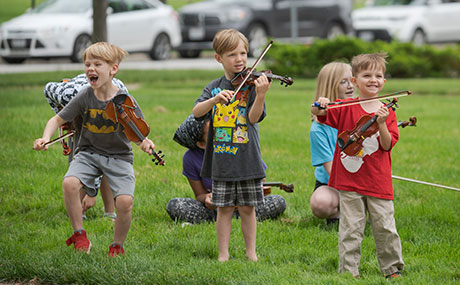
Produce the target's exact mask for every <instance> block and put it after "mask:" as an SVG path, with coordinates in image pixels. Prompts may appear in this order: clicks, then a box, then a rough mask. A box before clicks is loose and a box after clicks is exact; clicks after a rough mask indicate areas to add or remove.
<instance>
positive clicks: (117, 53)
mask: <svg viewBox="0 0 460 285" xmlns="http://www.w3.org/2000/svg"><path fill="white" fill-rule="evenodd" d="M127 55H128V52H127V51H125V50H124V49H122V48H120V47H118V46H116V45H113V44H110V43H106V42H97V43H94V44H92V45H90V46H89V47H88V48H87V49H86V50H85V51H84V52H83V61H85V60H86V59H87V58H89V57H91V58H98V59H101V60H103V61H105V62H107V63H110V64H120V62H121V60H122V59H123V58H124V57H125V56H127Z"/></svg>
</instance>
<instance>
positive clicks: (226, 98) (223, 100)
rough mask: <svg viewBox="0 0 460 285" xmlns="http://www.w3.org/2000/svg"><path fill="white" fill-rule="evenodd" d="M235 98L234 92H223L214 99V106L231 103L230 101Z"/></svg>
mask: <svg viewBox="0 0 460 285" xmlns="http://www.w3.org/2000/svg"><path fill="white" fill-rule="evenodd" d="M232 97H233V91H230V90H222V91H220V92H219V94H217V95H216V96H215V97H213V102H214V105H216V104H219V103H220V104H227V103H228V102H230V100H231V99H232Z"/></svg>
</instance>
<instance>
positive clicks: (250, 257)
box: [246, 255, 258, 262]
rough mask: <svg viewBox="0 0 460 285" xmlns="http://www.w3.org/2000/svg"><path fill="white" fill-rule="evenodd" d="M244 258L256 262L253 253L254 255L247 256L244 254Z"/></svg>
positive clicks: (255, 256)
mask: <svg viewBox="0 0 460 285" xmlns="http://www.w3.org/2000/svg"><path fill="white" fill-rule="evenodd" d="M246 259H247V260H248V261H254V262H256V261H257V260H258V259H257V255H254V256H248V255H247V256H246Z"/></svg>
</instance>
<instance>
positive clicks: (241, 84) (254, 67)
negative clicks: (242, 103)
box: [229, 40, 273, 103]
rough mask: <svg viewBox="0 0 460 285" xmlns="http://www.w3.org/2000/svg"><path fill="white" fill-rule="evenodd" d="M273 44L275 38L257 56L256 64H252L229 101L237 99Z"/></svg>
mask: <svg viewBox="0 0 460 285" xmlns="http://www.w3.org/2000/svg"><path fill="white" fill-rule="evenodd" d="M272 45H273V40H271V41H270V42H269V43H268V44H267V46H266V47H265V49H264V51H263V52H262V53H261V54H260V55H259V57H258V58H257V60H256V61H255V62H254V64H253V65H252V67H251V69H250V70H249V72H248V73H247V74H246V77H245V78H244V79H243V81H242V82H241V83H240V85H239V86H238V88H236V90H235V92H234V93H233V97H232V99H230V101H229V103H231V102H233V101H234V100H235V97H236V94H238V92H239V91H240V89H241V88H242V87H243V85H244V83H246V81H247V80H248V78H249V77H250V76H251V74H252V73H253V72H254V69H256V66H257V65H258V64H259V62H260V61H261V60H262V58H263V57H264V56H265V54H266V53H267V51H268V50H269V49H270V47H271V46H272Z"/></svg>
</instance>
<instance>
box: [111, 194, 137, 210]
mask: <svg viewBox="0 0 460 285" xmlns="http://www.w3.org/2000/svg"><path fill="white" fill-rule="evenodd" d="M115 205H116V207H117V210H119V211H131V210H132V208H133V197H132V196H130V195H120V196H117V198H116V199H115Z"/></svg>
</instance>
